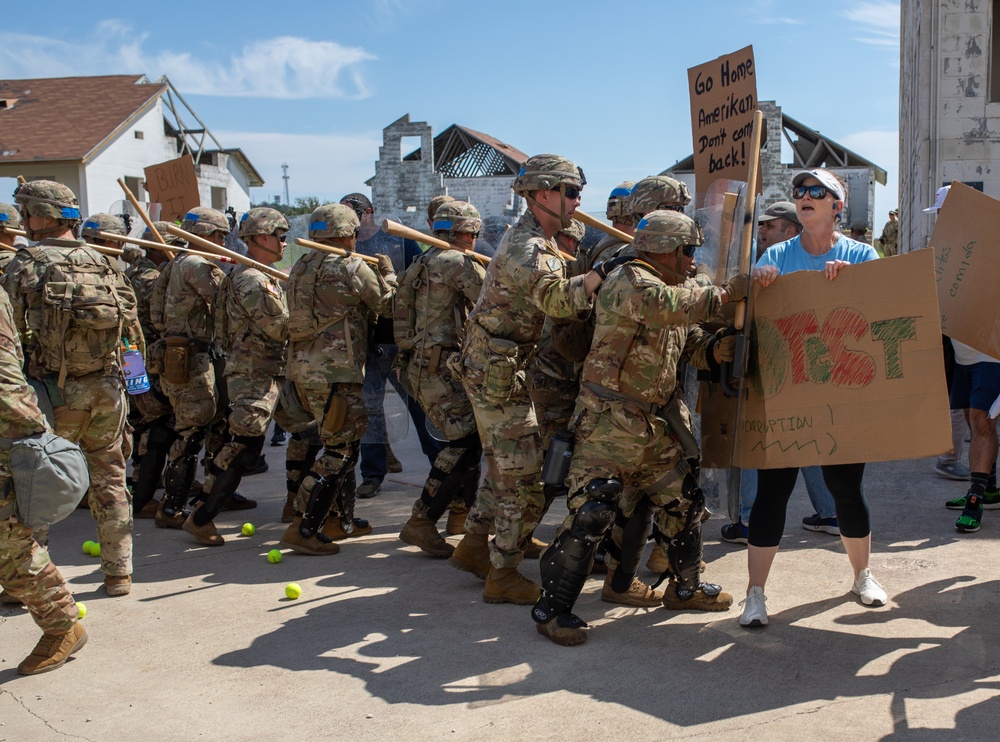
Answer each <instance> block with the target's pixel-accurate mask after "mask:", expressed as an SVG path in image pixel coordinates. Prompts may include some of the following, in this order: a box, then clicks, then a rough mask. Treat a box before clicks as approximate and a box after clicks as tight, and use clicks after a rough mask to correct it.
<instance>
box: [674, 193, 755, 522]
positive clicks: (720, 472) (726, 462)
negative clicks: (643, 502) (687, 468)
mask: <svg viewBox="0 0 1000 742" xmlns="http://www.w3.org/2000/svg"><path fill="white" fill-rule="evenodd" d="M747 193H748V189H747V184H746V183H744V182H741V181H734V180H717V181H715V182H714V183H712V185H711V186H710V187H709V190H708V193H706V194H705V198H704V200H703V201H702V203H703V206H702V208H700V209H697V210H696V212H695V215H694V218H695V220H696V221H698V223H699V224H700V225H701V227H702V229H703V231H704V233H705V242H704V244H703V245H702V246H701V247H700V248H698V251H697V252H696V254H695V263H696V266H697V271H698V273H699V274H701V275H703V276H704V277H705V279H706V280H710V281H711V283H713V284H715V285H716V286H721V285H722V284H723V283H725V281H726V280H727V279H729V278H730V277H731V276H733V275H735V274H736V273H738V272H739V260H740V249H741V246H742V241H743V233H744V216H745V213H746V198H747ZM755 216H756V215H755ZM755 224H756V218H755V219H754V220H753V221H752V222H751V223H750V224H749V225H746V226H747V228H749V229H752V228H753V227H754V225H755ZM730 306H733V305H728V304H727V305H726V307H724V313H723V317H722V319H721V320H720V321H719V322H716V323H710V324H709V326H708V329H710V330H717V329H719V328H721V327H725V326H727V325H731V324H732V320H733V316H732V312H731V311H730V312H727V311H725V310H726V309H728V308H729V307H730ZM684 389H685V400H686V401H687V403H688V407H689V409H691V410H692V411H693V412H694V413H696V414H692V420H693V424H694V426H695V428H696V429H695V434H696V435H698V436H699V437H700V439H701V442H702V468H701V487H702V490H703V491H704V493H705V497H706V501H707V504H708V507H709V509H710V510H714V511H718V510H721V509H722V508H725V509H726V510H728V512H729V516H730V518H731V519H732V520H733V521H734V522H735V521H737V520H738V519H739V492H740V471H739V469H737V468H735V467H733V466H732V462H733V451H734V447H735V443H736V438H735V432H736V423H737V420H738V415H739V399H738V397H730V396H728V395H727V393H726V391H725V390H724V388H723V385H722V384H719V383H715V382H711V381H701V382H700V383H697V382H694V380H692V383H690V384H686V385H685V387H684Z"/></svg>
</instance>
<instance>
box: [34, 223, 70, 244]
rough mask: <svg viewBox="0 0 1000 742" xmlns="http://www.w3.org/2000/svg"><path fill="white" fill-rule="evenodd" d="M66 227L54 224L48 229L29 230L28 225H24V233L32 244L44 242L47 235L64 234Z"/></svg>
mask: <svg viewBox="0 0 1000 742" xmlns="http://www.w3.org/2000/svg"><path fill="white" fill-rule="evenodd" d="M65 231H66V227H64V226H62V225H61V224H56V226H54V227H49V228H48V229H29V228H28V225H27V224H25V225H24V232H25V234H26V235H28V239H29V240H31V241H32V242H39V241H41V240H44V239H45V238H46V237H48V236H49V235H53V234H59V233H60V232H65Z"/></svg>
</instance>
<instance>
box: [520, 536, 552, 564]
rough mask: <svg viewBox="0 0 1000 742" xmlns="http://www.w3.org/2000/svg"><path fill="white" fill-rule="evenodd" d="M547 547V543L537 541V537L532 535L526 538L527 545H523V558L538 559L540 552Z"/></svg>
mask: <svg viewBox="0 0 1000 742" xmlns="http://www.w3.org/2000/svg"><path fill="white" fill-rule="evenodd" d="M547 548H549V545H548V544H547V543H545V542H544V541H539V540H538V539H537V538H535V537H534V536H532V537H531V538H530V539H528V544H527V546H525V547H524V558H525V559H538V558H539V557H540V556H541V555H542V552H543V551H545V550H546V549H547Z"/></svg>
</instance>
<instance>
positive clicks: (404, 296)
mask: <svg viewBox="0 0 1000 742" xmlns="http://www.w3.org/2000/svg"><path fill="white" fill-rule="evenodd" d="M425 258H426V253H424V254H423V255H421V256H420V257H418V258H417V259H416V260H414V261H413V262H412V263H410V267H409V268H407V269H406V270H404V271H403V272H402V273H400V274H399V276H398V277H397V279H396V295H395V297H393V300H392V334H393V337H394V338H395V340H396V345H398V346H399V349H400V350H401V351H404V352H406V351H412V350H414V349H415V348H416V347H418V344H419V341H421V340H422V338H423V336H424V334H425V333H423V332H422V333H420V337H417V295H418V293H419V291H420V288H421V287H422V286H424V285H426V283H427V280H428V275H427V273H428V272H427V265H426V260H425ZM429 296H430V294H429V293H428V294H425V297H426V298H429ZM425 309H426V307H425ZM425 316H426V312H425Z"/></svg>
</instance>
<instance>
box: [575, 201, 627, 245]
mask: <svg viewBox="0 0 1000 742" xmlns="http://www.w3.org/2000/svg"><path fill="white" fill-rule="evenodd" d="M573 218H574V219H576V220H577V221H578V222H583V223H584V224H586V225H588V226H591V227H594V228H595V229H599V230H601V231H602V232H604V234H609V235H611V236H612V237H614V238H615V239H616V240H621V241H622V242H626V243H628V242H631V241H632V235H630V234H626V233H625V232H622V231H621V230H620V229H615V228H614V227H612V226H611V225H610V224H605V223H604V222H602V221H601V220H600V219H595V218H594V217H592V216H591V215H590V214H588V213H587V212H586V211H580V210H579V209H577V210H576V211H574V212H573Z"/></svg>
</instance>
